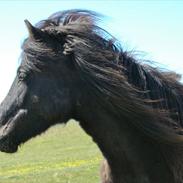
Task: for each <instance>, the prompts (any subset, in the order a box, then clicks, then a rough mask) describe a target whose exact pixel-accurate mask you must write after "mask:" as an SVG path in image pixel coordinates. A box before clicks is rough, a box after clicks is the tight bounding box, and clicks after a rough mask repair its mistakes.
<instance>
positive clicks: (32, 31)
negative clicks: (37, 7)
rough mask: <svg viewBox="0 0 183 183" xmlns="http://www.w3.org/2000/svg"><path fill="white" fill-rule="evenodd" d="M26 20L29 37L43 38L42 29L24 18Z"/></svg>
mask: <svg viewBox="0 0 183 183" xmlns="http://www.w3.org/2000/svg"><path fill="white" fill-rule="evenodd" d="M24 22H25V25H26V27H27V29H28V32H29V37H30V38H32V39H35V40H41V39H42V36H43V32H42V31H41V30H40V29H38V28H36V27H34V26H33V25H32V24H31V23H30V22H29V21H28V20H24Z"/></svg>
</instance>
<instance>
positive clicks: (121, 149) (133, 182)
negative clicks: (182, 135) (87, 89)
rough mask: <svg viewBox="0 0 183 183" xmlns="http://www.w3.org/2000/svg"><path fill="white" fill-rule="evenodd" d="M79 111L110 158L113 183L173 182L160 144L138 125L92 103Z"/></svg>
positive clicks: (83, 120)
mask: <svg viewBox="0 0 183 183" xmlns="http://www.w3.org/2000/svg"><path fill="white" fill-rule="evenodd" d="M78 112H79V114H80V115H78V117H77V120H78V121H79V122H80V125H81V127H82V128H83V129H84V130H85V132H86V133H88V134H89V135H90V136H92V138H93V140H94V142H96V143H97V145H98V147H99V148H100V150H101V151H102V153H103V155H104V157H105V158H106V159H107V162H108V164H109V167H110V169H111V174H112V179H113V183H150V182H156V183H164V182H166V183H173V182H174V181H173V176H172V173H171V172H170V170H169V168H168V166H167V164H166V162H165V159H164V158H163V156H162V154H161V152H160V150H159V147H158V145H157V144H156V143H154V142H153V141H152V140H150V139H149V138H147V137H146V136H144V135H143V134H142V133H140V132H139V131H138V130H136V129H135V127H133V126H130V125H128V124H129V123H127V122H125V121H123V120H122V119H121V120H119V119H117V118H116V117H115V116H114V115H112V114H110V113H108V112H106V111H104V110H103V109H102V108H100V106H99V105H96V104H94V103H92V102H90V103H89V102H87V104H86V106H85V107H82V109H80V110H79V111H78ZM134 120H135V119H134Z"/></svg>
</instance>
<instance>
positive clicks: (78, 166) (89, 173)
mask: <svg viewBox="0 0 183 183" xmlns="http://www.w3.org/2000/svg"><path fill="white" fill-rule="evenodd" d="M101 159H102V156H101V153H100V152H99V149H98V148H97V146H96V145H95V144H94V143H93V142H92V140H91V138H90V137H89V136H87V135H86V134H85V132H84V131H83V130H82V129H81V128H80V127H79V125H78V124H77V123H75V122H73V121H71V122H69V123H68V124H67V125H66V126H65V127H63V126H55V127H53V128H51V129H49V130H48V131H47V132H46V133H45V134H43V135H41V136H38V137H36V138H34V139H32V140H30V141H29V142H28V143H26V144H24V145H23V146H22V147H20V149H19V151H18V153H15V154H10V155H9V154H5V153H0V183H94V182H99V167H100V161H101Z"/></svg>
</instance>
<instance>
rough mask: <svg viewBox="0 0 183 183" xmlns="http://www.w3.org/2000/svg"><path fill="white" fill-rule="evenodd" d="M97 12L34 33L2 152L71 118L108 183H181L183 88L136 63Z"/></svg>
mask: <svg viewBox="0 0 183 183" xmlns="http://www.w3.org/2000/svg"><path fill="white" fill-rule="evenodd" d="M97 20H98V15H97V14H96V13H95V12H91V11H85V10H69V11H63V12H59V13H56V14H53V15H52V16H50V17H49V18H48V19H46V20H44V21H41V22H39V23H38V24H36V26H32V25H31V24H30V23H29V22H28V21H25V23H26V26H27V28H28V31H29V37H28V38H27V39H26V40H25V41H24V43H23V46H22V55H21V58H22V61H21V65H20V67H19V68H18V72H17V76H16V78H15V81H14V82H13V85H12V87H11V89H10V91H9V93H8V95H7V97H6V98H5V100H4V101H3V102H2V104H1V106H0V150H1V151H3V152H7V153H13V152H16V151H17V149H18V146H19V145H20V144H22V143H24V142H26V141H27V140H28V139H30V138H32V137H34V136H36V135H38V134H40V133H42V132H44V131H45V130H46V129H48V128H49V127H50V126H52V125H54V124H57V123H66V122H67V121H68V120H69V119H71V118H73V119H75V120H77V121H78V122H79V124H80V125H81V127H82V128H83V129H84V130H85V131H86V133H88V134H89V135H90V136H92V138H93V140H94V142H96V143H97V144H98V146H99V148H100V150H101V151H102V153H103V155H104V157H105V160H104V162H103V166H102V168H101V177H102V182H103V183H183V130H182V129H183V111H182V110H183V96H182V94H183V86H182V85H181V84H180V82H179V80H180V76H179V75H178V74H176V73H174V72H166V71H165V70H160V69H157V68H155V67H153V66H151V65H148V64H147V62H142V61H140V60H138V59H135V58H134V56H133V55H132V54H131V53H130V52H125V51H123V50H122V48H121V46H120V44H119V43H118V42H117V41H116V40H115V38H114V37H113V36H111V35H110V34H109V33H108V32H106V31H105V30H103V29H102V28H100V27H99V26H98V25H97V24H96V21H97Z"/></svg>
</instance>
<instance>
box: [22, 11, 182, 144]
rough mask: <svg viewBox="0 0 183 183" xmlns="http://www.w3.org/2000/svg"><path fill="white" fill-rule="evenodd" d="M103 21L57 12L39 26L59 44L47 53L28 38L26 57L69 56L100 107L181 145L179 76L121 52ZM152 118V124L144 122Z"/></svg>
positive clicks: (90, 15) (83, 13) (83, 14)
mask: <svg viewBox="0 0 183 183" xmlns="http://www.w3.org/2000/svg"><path fill="white" fill-rule="evenodd" d="M99 19H100V18H99V15H97V14H96V13H94V12H91V11H85V10H70V11H63V12H58V13H56V14H54V15H52V16H50V17H49V18H48V19H46V20H43V21H41V22H39V23H38V24H36V27H37V28H39V29H41V30H42V31H43V33H44V34H45V35H43V36H45V37H47V39H48V40H49V39H54V40H57V41H58V42H60V46H57V47H56V48H52V49H51V48H50V50H48V49H47V50H45V47H44V45H42V44H39V42H33V41H32V40H30V39H28V40H26V41H25V42H24V44H23V49H24V50H26V52H27V53H28V52H31V53H34V51H36V52H40V53H41V54H42V55H44V54H43V53H45V54H47V56H49V55H51V54H57V55H59V54H64V55H67V56H68V57H71V58H72V61H73V63H72V64H73V66H74V68H75V69H76V70H77V71H78V73H79V75H80V78H81V79H82V80H83V81H84V82H85V84H86V85H85V87H86V89H87V91H88V92H89V93H90V95H91V96H92V97H93V98H94V100H95V101H96V102H97V103H98V105H102V106H103V108H105V109H106V110H108V111H110V112H112V113H113V114H114V115H115V116H116V117H118V118H123V119H124V121H126V122H131V123H132V124H133V125H135V126H136V127H137V128H139V129H140V130H142V131H143V132H145V133H146V134H147V135H149V136H151V137H152V138H154V139H156V140H158V141H163V142H166V143H175V144H177V143H178V144H181V143H182V142H183V136H182V134H183V132H182V126H183V111H182V110H183V96H182V93H183V86H182V85H181V84H180V82H179V79H180V76H179V75H178V74H176V73H173V72H166V71H163V70H160V69H158V68H155V67H153V66H150V65H148V64H147V63H145V62H143V61H140V60H138V59H136V58H135V57H134V56H133V55H132V54H131V52H126V51H123V49H122V47H121V46H120V44H119V42H118V41H117V40H116V39H115V38H114V37H113V36H111V35H110V34H109V33H108V32H106V31H105V30H104V29H102V28H100V27H99V26H98V25H97V20H99ZM27 42H28V43H30V42H32V44H27ZM57 45H58V44H57ZM23 56H25V55H23ZM34 56H36V55H34ZM27 60H28V59H27ZM37 60H39V59H37ZM26 64H28V65H29V66H30V69H31V68H32V70H35V67H36V68H39V71H41V69H43V67H44V65H45V64H43V63H42V62H41V61H40V62H39V63H38V62H36V63H30V62H29V61H27V63H26ZM129 113H133V116H131V115H129ZM149 117H151V119H152V120H151V121H147V120H146V119H149ZM134 119H135V120H134Z"/></svg>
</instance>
